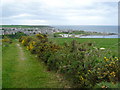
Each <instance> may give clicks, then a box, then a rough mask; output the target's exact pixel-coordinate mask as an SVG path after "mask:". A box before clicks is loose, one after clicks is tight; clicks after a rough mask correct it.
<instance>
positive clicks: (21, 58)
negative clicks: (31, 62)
mask: <svg viewBox="0 0 120 90" xmlns="http://www.w3.org/2000/svg"><path fill="white" fill-rule="evenodd" d="M16 45H17V47H18V48H19V51H20V52H19V58H20V60H25V59H26V58H25V56H24V52H23V49H22V47H21V46H20V44H19V43H16Z"/></svg>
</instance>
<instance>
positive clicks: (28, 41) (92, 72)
mask: <svg viewBox="0 0 120 90" xmlns="http://www.w3.org/2000/svg"><path fill="white" fill-rule="evenodd" d="M19 42H21V43H22V44H23V45H24V46H26V49H27V50H29V51H30V52H31V53H32V54H36V55H37V56H38V57H39V60H40V61H41V60H42V61H43V62H44V63H45V64H46V65H47V67H48V69H49V70H54V71H56V72H58V73H60V74H62V75H63V76H64V77H65V78H66V79H67V80H68V81H70V82H71V84H72V86H73V87H74V88H76V87H77V88H93V87H98V88H101V87H102V88H110V87H114V86H115V85H117V84H118V83H119V81H120V75H119V72H120V66H119V59H118V57H115V56H114V55H112V54H111V53H110V52H111V51H107V52H106V51H105V50H101V49H99V48H97V47H96V46H95V45H94V43H91V42H86V43H78V42H76V41H75V40H73V41H72V42H71V44H68V43H64V46H60V45H56V44H55V43H53V42H50V41H49V40H48V38H47V35H44V34H37V35H36V36H35V37H31V36H21V37H20V38H19ZM101 83H104V84H106V85H104V87H103V85H102V84H101ZM115 87H117V86H115Z"/></svg>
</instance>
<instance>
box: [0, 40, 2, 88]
mask: <svg viewBox="0 0 120 90" xmlns="http://www.w3.org/2000/svg"><path fill="white" fill-rule="evenodd" d="M0 89H2V40H1V39H0Z"/></svg>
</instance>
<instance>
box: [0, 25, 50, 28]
mask: <svg viewBox="0 0 120 90" xmlns="http://www.w3.org/2000/svg"><path fill="white" fill-rule="evenodd" d="M0 27H7V28H12V27H13V28H14V27H16V28H36V27H38V28H41V27H49V26H45V25H38V26H34V25H0Z"/></svg>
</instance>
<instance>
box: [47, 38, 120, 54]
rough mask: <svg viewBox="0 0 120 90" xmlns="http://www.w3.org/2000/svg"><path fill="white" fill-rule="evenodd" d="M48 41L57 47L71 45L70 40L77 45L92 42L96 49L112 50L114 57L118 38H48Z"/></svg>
mask: <svg viewBox="0 0 120 90" xmlns="http://www.w3.org/2000/svg"><path fill="white" fill-rule="evenodd" d="M49 40H50V41H53V42H55V43H56V44H59V45H64V43H65V42H67V43H71V41H72V40H76V41H78V42H79V43H83V42H92V43H94V44H95V46H97V48H106V49H110V50H112V51H113V52H114V53H115V54H116V55H117V54H118V43H119V42H120V40H118V38H50V39H49Z"/></svg>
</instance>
